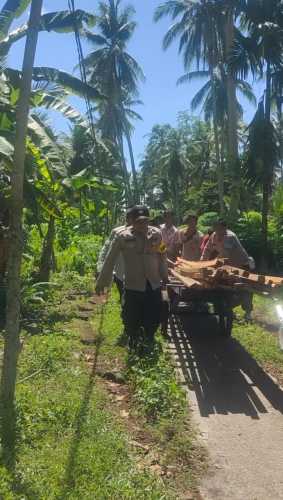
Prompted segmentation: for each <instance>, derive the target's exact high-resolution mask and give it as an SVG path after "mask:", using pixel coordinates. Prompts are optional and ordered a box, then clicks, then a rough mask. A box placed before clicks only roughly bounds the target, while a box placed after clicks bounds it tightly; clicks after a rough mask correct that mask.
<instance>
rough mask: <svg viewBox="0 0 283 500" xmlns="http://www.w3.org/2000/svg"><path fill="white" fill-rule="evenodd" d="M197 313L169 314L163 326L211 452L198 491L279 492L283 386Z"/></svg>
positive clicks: (241, 496)
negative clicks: (167, 323) (192, 316)
mask: <svg viewBox="0 0 283 500" xmlns="http://www.w3.org/2000/svg"><path fill="white" fill-rule="evenodd" d="M204 321H205V322H204V324H200V322H199V319H198V320H197V321H196V322H195V324H194V320H192V319H188V317H186V316H173V317H172V318H171V320H170V326H169V336H170V340H169V349H170V350H171V352H172V354H173V356H174V358H175V362H176V365H177V368H178V372H179V374H180V377H181V379H182V381H183V384H184V387H185V389H186V391H187V392H188V396H189V400H190V405H191V408H192V411H193V414H194V418H195V420H196V422H197V423H198V426H199V430H200V433H201V435H202V437H203V440H204V441H205V444H206V446H207V448H208V451H209V455H210V466H209V472H208V474H207V475H206V477H205V478H204V480H203V481H202V484H201V488H200V493H201V497H202V498H203V500H268V499H269V500H279V499H283V475H282V470H283V451H282V450H283V418H282V413H283V390H282V389H281V388H280V386H279V385H277V383H276V380H274V379H273V378H272V377H271V376H269V375H268V374H267V373H266V372H265V371H264V370H263V369H262V368H261V367H260V366H259V364H258V363H257V362H256V361H255V359H254V358H253V357H252V356H251V355H250V354H249V353H248V352H247V351H246V350H245V349H244V347H243V346H242V345H241V344H240V342H238V341H237V340H236V339H233V338H232V339H223V338H221V337H219V336H217V334H216V332H215V324H214V322H213V320H211V323H208V320H207V319H206V320H204ZM209 321H210V320H209ZM243 328H245V326H243Z"/></svg>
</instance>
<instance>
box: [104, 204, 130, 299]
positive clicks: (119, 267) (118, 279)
mask: <svg viewBox="0 0 283 500" xmlns="http://www.w3.org/2000/svg"><path fill="white" fill-rule="evenodd" d="M131 212H132V208H128V210H127V211H126V224H125V225H124V226H119V227H115V228H114V229H113V231H112V232H111V234H110V236H109V238H108V239H107V240H106V242H105V243H104V245H103V247H102V249H101V251H100V253H99V256H98V260H97V266H96V268H97V272H98V274H100V272H101V270H102V267H103V264H104V261H105V258H106V255H107V254H108V252H109V250H110V247H111V244H112V242H113V240H114V239H115V237H116V236H117V234H119V233H120V232H121V231H124V229H125V228H126V227H128V226H130V225H131V223H132V217H131ZM124 275H125V266H124V259H123V255H122V254H121V253H120V254H119V255H118V257H117V260H116V263H115V266H114V273H113V278H114V282H115V284H116V286H117V289H118V292H119V295H120V301H121V300H122V295H123V291H124Z"/></svg>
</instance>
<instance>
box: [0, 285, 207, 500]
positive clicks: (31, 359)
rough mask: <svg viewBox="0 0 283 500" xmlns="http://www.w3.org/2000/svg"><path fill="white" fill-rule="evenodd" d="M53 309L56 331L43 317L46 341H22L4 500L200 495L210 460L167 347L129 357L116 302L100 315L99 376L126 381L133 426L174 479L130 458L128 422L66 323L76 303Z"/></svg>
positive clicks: (2, 474)
mask: <svg viewBox="0 0 283 500" xmlns="http://www.w3.org/2000/svg"><path fill="white" fill-rule="evenodd" d="M65 291H66V289H65V290H64V293H65ZM57 299H59V297H57ZM57 299H56V301H55V302H54V300H53V302H52V304H51V307H50V314H51V315H52V318H53V316H54V315H55V316H56V314H58V320H57V322H55V321H54V320H53V319H52V321H50V318H49V317H48V314H47V315H46V316H44V318H45V323H43V324H41V328H40V332H41V334H38V335H33V336H30V335H27V334H23V335H24V337H23V339H24V348H23V351H22V354H21V357H20V364H19V375H18V385H17V407H16V418H17V448H16V463H15V467H14V469H13V470H8V469H6V468H5V467H4V465H3V464H1V462H0V499H1V500H2V499H3V500H47V499H48V500H53V499H54V500H55V499H56V500H63V499H70V500H77V499H78V498H81V499H83V500H87V499H91V500H93V499H95V500H104V499H105V500H108V499H110V500H111V499H113V500H115V499H117V500H118V499H119V500H120V499H121V500H124V499H125V500H126V499H133V500H143V499H144V500H147V499H148V500H155V499H156V500H162V499H168V500H169V499H173V498H175V499H176V498H180V496H181V495H182V494H183V493H184V492H187V490H188V489H190V490H191V491H194V489H195V488H196V485H197V477H198V474H200V473H201V471H202V470H203V463H204V462H205V453H204V452H203V450H202V449H200V447H199V445H198V444H197V440H196V436H195V431H194V430H193V428H192V426H191V424H190V419H189V415H188V410H187V404H186V402H185V398H184V394H183V392H182V390H181V389H180V388H179V386H178V384H177V383H176V380H175V375H174V370H173V368H172V366H171V362H170V359H169V357H168V356H167V354H166V351H165V349H164V343H163V341H162V339H161V337H160V336H159V337H158V341H157V344H156V348H155V349H154V351H153V352H152V353H147V354H146V353H143V355H142V356H133V355H131V356H129V355H128V351H127V349H126V348H125V347H121V346H120V345H119V338H120V335H121V333H122V332H123V327H122V322H121V318H120V305H119V303H118V300H117V294H116V292H115V291H114V292H112V293H111V296H110V297H109V301H108V304H107V305H106V306H104V307H101V306H97V308H96V311H95V314H94V317H93V321H92V323H93V327H94V330H95V332H96V337H97V341H99V342H98V343H99V344H100V341H101V340H102V342H101V344H100V345H99V356H98V366H99V368H100V369H101V367H102V368H104V369H107V370H109V371H110V370H113V369H114V368H115V369H118V370H120V371H122V372H123V374H124V377H125V379H127V380H128V384H129V387H130V391H131V394H132V398H131V399H132V401H131V404H130V414H131V419H132V420H133V422H137V424H138V426H139V427H140V428H141V430H142V432H143V433H144V434H145V435H146V436H147V439H148V440H149V441H150V442H151V443H152V446H153V449H154V453H157V455H158V463H159V464H160V466H161V467H162V468H163V469H164V470H167V469H166V468H167V467H168V466H169V467H171V469H172V470H174V474H172V475H171V477H162V478H161V477H159V475H156V474H154V473H153V472H152V471H151V462H150V461H149V462H146V459H145V458H144V457H143V455H141V453H140V451H139V450H136V451H134V450H133V447H132V446H131V445H130V441H131V440H132V439H133V436H132V434H131V432H130V431H129V429H127V424H128V422H127V421H126V422H124V421H122V419H121V417H120V414H119V412H117V410H116V409H115V407H113V406H111V399H110V396H109V394H108V393H107V391H106V389H105V386H104V384H102V383H101V381H99V377H98V376H96V377H92V376H91V375H90V373H89V368H87V367H86V364H85V362H84V360H83V356H81V357H79V356H78V353H80V352H82V351H83V350H84V348H83V347H82V345H81V344H80V340H79V332H78V331H77V328H78V327H77V326H76V325H77V324H75V323H74V324H72V323H69V324H68V323H67V324H66V323H65V321H66V317H67V318H69V317H70V318H71V317H72V314H69V313H70V312H71V311H69V309H70V307H71V309H72V308H76V307H77V304H76V302H72V303H70V302H66V301H65V299H64V300H63V301H62V300H61V301H60V300H57ZM60 302H61V305H59V304H60ZM47 310H48V307H47ZM66 311H67V313H68V314H67V315H66V314H65V313H66ZM60 317H62V319H63V323H62V322H61V321H60ZM72 325H73V326H72ZM74 325H75V326H74ZM1 348H2V345H0V350H1ZM87 352H89V348H87ZM149 458H150V453H149Z"/></svg>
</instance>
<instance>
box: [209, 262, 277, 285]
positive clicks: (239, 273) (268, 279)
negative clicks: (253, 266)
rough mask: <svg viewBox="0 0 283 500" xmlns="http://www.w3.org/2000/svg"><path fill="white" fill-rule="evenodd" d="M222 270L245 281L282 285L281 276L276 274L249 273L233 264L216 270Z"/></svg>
mask: <svg viewBox="0 0 283 500" xmlns="http://www.w3.org/2000/svg"><path fill="white" fill-rule="evenodd" d="M220 270H223V271H224V272H226V273H227V275H228V276H235V277H239V278H241V279H243V280H245V281H246V282H249V283H251V284H252V283H256V284H261V285H266V286H283V278H280V277H278V276H268V275H267V276H266V275H261V274H255V273H250V272H249V271H245V270H243V269H240V268H237V267H233V266H226V265H225V266H222V267H221V268H220V269H219V270H218V271H220Z"/></svg>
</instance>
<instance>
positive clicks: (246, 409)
mask: <svg viewBox="0 0 283 500" xmlns="http://www.w3.org/2000/svg"><path fill="white" fill-rule="evenodd" d="M218 330H219V327H218V323H217V320H216V318H215V317H201V316H199V315H185V314H184V315H176V316H175V315H174V316H172V317H171V318H170V320H169V329H168V334H169V343H170V349H171V350H172V354H173V355H174V356H175V357H176V361H177V362H178V365H179V366H180V368H181V370H182V373H183V376H184V378H185V381H186V384H187V386H188V387H189V388H190V389H191V390H193V391H194V392H195V394H196V398H197V402H198V406H199V411H200V414H201V416H203V417H209V415H211V414H223V415H225V414H229V413H234V414H244V415H247V416H249V417H251V418H253V419H259V418H260V416H261V415H262V414H265V413H268V411H269V410H268V408H267V404H266V400H267V401H268V402H269V403H270V405H271V406H272V407H273V408H274V409H275V410H277V411H279V412H281V413H283V391H282V389H281V388H280V387H279V386H278V385H277V384H276V383H275V382H274V381H273V380H272V378H271V377H270V376H269V375H268V374H267V373H266V372H265V371H264V370H263V369H262V368H261V367H260V366H259V364H258V363H257V362H256V361H255V359H254V358H253V357H252V356H251V355H250V354H249V353H248V352H247V351H246V350H245V349H244V348H243V346H242V345H241V344H240V343H239V342H238V341H237V340H235V339H233V338H224V337H221V336H220V335H219V331H218Z"/></svg>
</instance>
